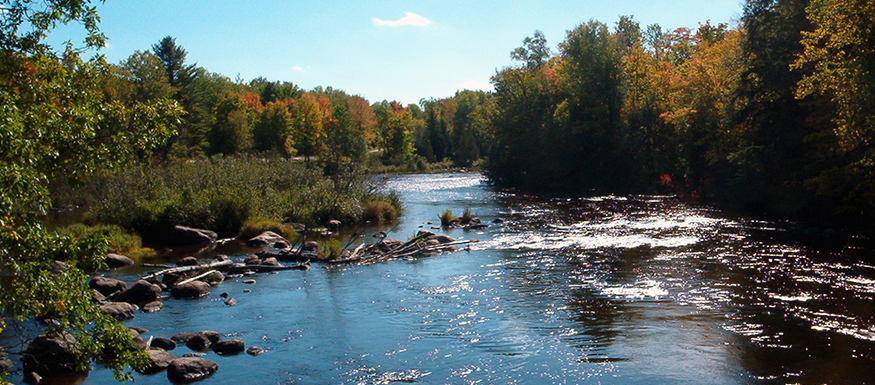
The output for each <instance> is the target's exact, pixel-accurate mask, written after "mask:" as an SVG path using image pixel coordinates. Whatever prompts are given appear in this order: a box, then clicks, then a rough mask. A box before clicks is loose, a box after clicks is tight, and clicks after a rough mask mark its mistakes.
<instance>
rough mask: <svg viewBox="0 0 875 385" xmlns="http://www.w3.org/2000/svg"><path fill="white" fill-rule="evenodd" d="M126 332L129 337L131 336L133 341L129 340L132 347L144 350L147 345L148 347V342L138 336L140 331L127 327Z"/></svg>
mask: <svg viewBox="0 0 875 385" xmlns="http://www.w3.org/2000/svg"><path fill="white" fill-rule="evenodd" d="M128 334H130V335H131V338H133V341H132V342H131V343H132V347H133V348H135V349H137V350H145V349H146V348H147V347H149V344H147V343H146V340H144V339H143V337H142V336H140V332H138V331H136V330H134V329H128Z"/></svg>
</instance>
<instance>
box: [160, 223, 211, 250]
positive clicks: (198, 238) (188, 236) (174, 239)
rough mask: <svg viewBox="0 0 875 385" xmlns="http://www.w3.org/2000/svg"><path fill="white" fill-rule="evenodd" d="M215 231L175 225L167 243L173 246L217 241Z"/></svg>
mask: <svg viewBox="0 0 875 385" xmlns="http://www.w3.org/2000/svg"><path fill="white" fill-rule="evenodd" d="M216 238H218V236H217V235H216V232H215V231H210V230H203V229H195V228H191V227H185V226H174V227H173V230H172V231H171V232H170V234H169V235H168V236H167V244H168V245H171V246H185V245H203V244H209V243H213V242H215V241H216Z"/></svg>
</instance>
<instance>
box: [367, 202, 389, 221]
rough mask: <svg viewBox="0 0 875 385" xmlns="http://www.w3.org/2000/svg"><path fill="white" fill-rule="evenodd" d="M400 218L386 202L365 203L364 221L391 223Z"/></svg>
mask: <svg viewBox="0 0 875 385" xmlns="http://www.w3.org/2000/svg"><path fill="white" fill-rule="evenodd" d="M396 218H398V212H397V211H395V208H394V207H392V205H391V204H389V203H388V202H384V201H368V202H365V208H364V213H363V214H362V220H363V221H369V222H391V221H394V220H395V219H396Z"/></svg>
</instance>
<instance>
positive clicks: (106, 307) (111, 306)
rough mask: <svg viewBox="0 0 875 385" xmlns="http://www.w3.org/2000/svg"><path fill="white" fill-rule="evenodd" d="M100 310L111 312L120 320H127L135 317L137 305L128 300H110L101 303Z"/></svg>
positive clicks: (113, 316) (110, 313)
mask: <svg viewBox="0 0 875 385" xmlns="http://www.w3.org/2000/svg"><path fill="white" fill-rule="evenodd" d="M100 312H101V313H104V314H109V315H111V316H112V318H115V319H117V320H119V321H126V320H129V319H132V318H134V314H136V312H137V307H136V306H134V305H131V304H129V303H127V302H110V303H106V304H103V305H100Z"/></svg>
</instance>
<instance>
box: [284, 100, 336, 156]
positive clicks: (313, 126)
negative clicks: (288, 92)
mask: <svg viewBox="0 0 875 385" xmlns="http://www.w3.org/2000/svg"><path fill="white" fill-rule="evenodd" d="M327 102H328V101H327V99H326V100H324V101H323V100H320V99H317V97H316V96H315V95H313V94H310V93H307V94H304V95H302V96H301V98H300V99H298V102H297V103H296V107H297V111H296V112H295V114H294V130H293V132H294V134H293V135H290V136H289V137H288V139H287V140H286V148H289V151H288V152H289V153H294V152H297V154H298V155H301V156H303V157H304V159H305V161H307V162H309V161H310V158H311V157H313V156H316V155H319V151H320V150H321V148H322V138H323V136H324V127H323V124H324V123H325V121H324V118H325V114H326V112H327V111H326V107H327Z"/></svg>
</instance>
